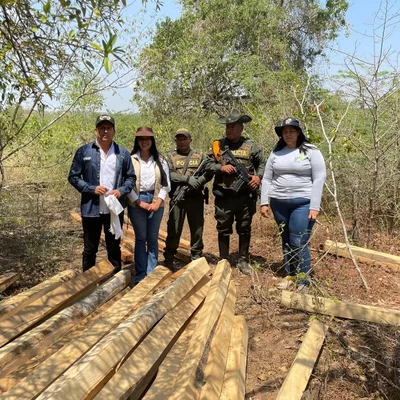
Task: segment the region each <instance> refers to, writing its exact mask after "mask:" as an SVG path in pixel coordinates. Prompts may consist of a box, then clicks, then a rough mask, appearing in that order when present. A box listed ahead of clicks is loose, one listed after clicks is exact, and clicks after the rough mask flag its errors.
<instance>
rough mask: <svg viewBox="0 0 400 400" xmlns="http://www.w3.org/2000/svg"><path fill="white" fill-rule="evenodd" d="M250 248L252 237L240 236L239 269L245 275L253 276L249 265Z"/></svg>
mask: <svg viewBox="0 0 400 400" xmlns="http://www.w3.org/2000/svg"><path fill="white" fill-rule="evenodd" d="M249 248H250V235H239V261H238V263H237V269H238V270H239V271H240V272H241V273H242V274H245V275H250V274H251V271H252V269H251V267H250V265H249V264H248V262H247V261H248V259H249Z"/></svg>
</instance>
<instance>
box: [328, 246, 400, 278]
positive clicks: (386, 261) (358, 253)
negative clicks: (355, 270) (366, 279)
mask: <svg viewBox="0 0 400 400" xmlns="http://www.w3.org/2000/svg"><path fill="white" fill-rule="evenodd" d="M350 248H351V251H352V253H353V255H354V258H355V259H356V260H357V261H361V262H365V263H368V264H374V265H384V266H387V267H390V268H392V269H394V270H395V271H400V257H399V256H394V255H392V254H388V253H382V252H379V251H375V250H369V249H364V248H362V247H357V246H350ZM323 250H324V251H326V252H328V253H330V254H335V255H337V256H341V257H346V258H350V254H349V252H348V250H347V246H346V244H345V243H340V242H335V241H333V240H326V241H325V243H324V244H323Z"/></svg>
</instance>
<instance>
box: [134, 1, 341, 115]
mask: <svg viewBox="0 0 400 400" xmlns="http://www.w3.org/2000/svg"><path fill="white" fill-rule="evenodd" d="M181 3H182V6H183V12H182V16H181V17H180V18H179V19H177V20H175V21H173V20H171V19H166V20H165V21H164V22H162V23H160V24H159V25H158V27H157V31H156V34H155V37H154V40H153V41H152V43H151V44H150V45H149V46H147V47H146V48H145V49H144V50H143V51H142V53H141V57H140V61H139V63H138V68H139V69H140V72H141V74H142V79H140V80H139V81H138V82H137V88H136V100H137V101H138V102H139V104H140V105H141V107H142V108H141V109H142V111H145V112H146V111H148V112H152V113H158V114H161V115H169V114H171V113H176V112H177V113H179V114H180V115H185V114H188V113H191V112H193V111H194V110H197V111H205V112H208V111H218V110H224V109H226V108H227V107H228V106H232V105H233V104H234V103H235V102H238V101H244V102H246V104H260V103H262V104H263V105H264V106H265V105H268V106H273V105H274V104H276V103H277V102H278V101H279V100H278V99H277V98H276V96H277V87H281V88H282V89H284V88H286V87H289V86H288V83H290V85H293V84H296V81H297V82H299V81H301V80H302V76H303V77H304V73H305V71H306V70H307V68H308V67H310V66H312V65H313V63H314V61H315V59H316V57H317V56H318V55H320V54H321V53H323V51H324V48H325V46H326V44H327V42H328V41H330V40H332V39H334V38H335V37H336V35H337V34H338V32H339V30H340V29H341V28H343V27H344V26H345V19H344V16H345V13H346V11H347V7H348V3H347V1H345V0H328V1H327V2H326V5H325V7H322V6H321V5H320V2H319V1H316V0H288V1H284V0H281V1H276V0H230V1H225V0H213V1H207V0H197V1H193V0H182V1H181Z"/></svg>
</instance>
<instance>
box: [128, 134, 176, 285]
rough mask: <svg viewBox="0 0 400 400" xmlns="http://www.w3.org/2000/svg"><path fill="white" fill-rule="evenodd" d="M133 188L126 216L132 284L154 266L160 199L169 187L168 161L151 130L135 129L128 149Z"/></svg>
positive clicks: (160, 212)
mask: <svg viewBox="0 0 400 400" xmlns="http://www.w3.org/2000/svg"><path fill="white" fill-rule="evenodd" d="M131 159H132V163H133V166H134V168H135V174H136V187H135V188H134V189H133V190H132V191H131V193H130V194H129V195H128V215H129V219H130V220H131V223H132V226H133V229H134V231H135V270H136V274H135V281H134V282H135V283H138V282H140V281H141V280H142V279H143V278H144V277H145V276H146V275H148V274H149V273H150V272H151V271H152V270H153V269H154V268H155V267H156V265H157V262H158V231H159V229H160V224H161V219H162V216H163V214H164V200H165V198H166V197H167V195H168V192H169V191H170V190H171V184H170V179H169V169H168V164H167V162H166V160H165V159H164V157H162V156H161V155H160V154H159V152H158V150H157V147H156V141H155V138H154V132H153V129H152V128H150V127H147V126H141V127H140V128H138V129H137V130H136V133H135V142H134V145H133V150H132V152H131Z"/></svg>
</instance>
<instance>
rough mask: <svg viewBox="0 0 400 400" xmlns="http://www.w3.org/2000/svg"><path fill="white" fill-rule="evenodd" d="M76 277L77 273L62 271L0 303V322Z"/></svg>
mask: <svg viewBox="0 0 400 400" xmlns="http://www.w3.org/2000/svg"><path fill="white" fill-rule="evenodd" d="M77 275H78V273H77V272H75V271H72V270H70V269H68V270H66V271H62V272H60V273H59V274H57V275H55V276H53V277H51V278H50V279H47V280H46V281H44V282H42V283H39V284H38V285H36V286H34V287H33V288H31V289H28V290H26V291H25V292H21V293H18V294H17V295H15V296H12V297H9V298H7V299H5V300H3V301H2V302H0V321H3V320H4V319H7V318H9V317H11V316H12V315H13V314H15V313H16V312H17V311H19V310H21V309H22V308H23V307H25V306H26V305H27V304H29V303H32V301H35V300H36V299H38V298H39V297H41V296H43V295H45V294H46V293H48V292H50V291H52V290H54V289H55V288H56V287H58V286H60V285H61V284H62V283H64V282H67V281H69V280H70V279H72V278H74V277H76V276H77Z"/></svg>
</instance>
